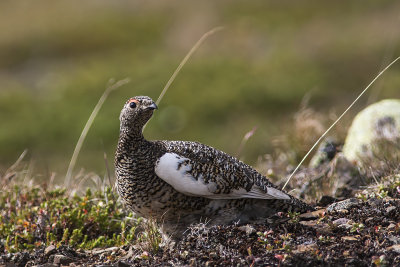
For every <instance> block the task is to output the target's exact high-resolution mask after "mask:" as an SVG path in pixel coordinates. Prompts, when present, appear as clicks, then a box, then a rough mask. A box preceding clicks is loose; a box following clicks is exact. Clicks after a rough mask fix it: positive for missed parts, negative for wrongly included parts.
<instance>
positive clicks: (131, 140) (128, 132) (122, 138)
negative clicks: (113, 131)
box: [119, 127, 146, 147]
mask: <svg viewBox="0 0 400 267" xmlns="http://www.w3.org/2000/svg"><path fill="white" fill-rule="evenodd" d="M142 128H143V127H121V128H120V134H119V143H120V144H121V143H122V144H125V145H129V146H130V147H134V146H136V145H138V144H140V143H142V142H146V140H145V139H144V137H143V131H142Z"/></svg>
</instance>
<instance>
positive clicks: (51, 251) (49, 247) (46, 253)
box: [44, 245, 57, 256]
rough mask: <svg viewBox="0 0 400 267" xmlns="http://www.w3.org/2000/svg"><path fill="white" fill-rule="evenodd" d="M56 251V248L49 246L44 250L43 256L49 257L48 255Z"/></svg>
mask: <svg viewBox="0 0 400 267" xmlns="http://www.w3.org/2000/svg"><path fill="white" fill-rule="evenodd" d="M56 249H57V248H56V246H54V245H50V246H48V247H47V248H45V250H44V255H45V256H49V255H50V254H53V253H54V252H55V251H56Z"/></svg>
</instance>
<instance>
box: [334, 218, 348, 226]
mask: <svg viewBox="0 0 400 267" xmlns="http://www.w3.org/2000/svg"><path fill="white" fill-rule="evenodd" d="M348 221H350V220H349V219H347V218H339V219H337V220H334V221H333V222H332V223H333V224H335V225H342V224H346V223H347V222H348Z"/></svg>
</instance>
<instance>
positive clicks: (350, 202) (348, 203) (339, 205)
mask: <svg viewBox="0 0 400 267" xmlns="http://www.w3.org/2000/svg"><path fill="white" fill-rule="evenodd" d="M359 203H360V201H359V200H358V199H356V198H349V199H346V200H342V201H339V202H336V203H333V204H331V205H329V206H328V207H327V208H326V211H327V212H334V211H339V210H347V209H349V208H350V207H353V206H356V205H358V204H359Z"/></svg>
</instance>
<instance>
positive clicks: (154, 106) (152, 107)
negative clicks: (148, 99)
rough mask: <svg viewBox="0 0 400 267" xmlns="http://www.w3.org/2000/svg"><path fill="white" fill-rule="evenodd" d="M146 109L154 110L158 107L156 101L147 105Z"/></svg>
mask: <svg viewBox="0 0 400 267" xmlns="http://www.w3.org/2000/svg"><path fill="white" fill-rule="evenodd" d="M147 108H148V109H151V110H154V109H158V107H157V105H156V103H154V102H153V103H152V104H151V105H150V106H148V107H147Z"/></svg>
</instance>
